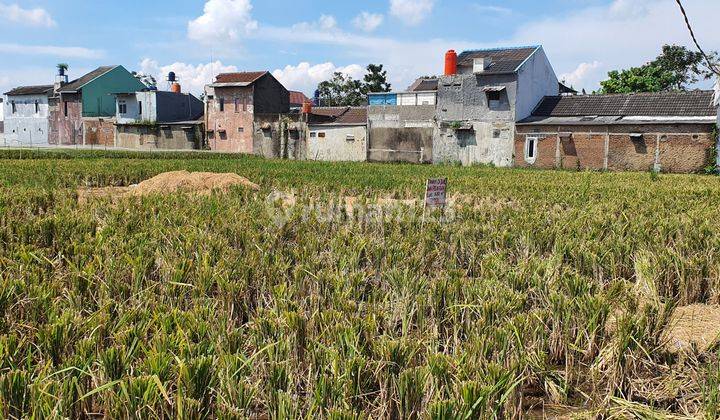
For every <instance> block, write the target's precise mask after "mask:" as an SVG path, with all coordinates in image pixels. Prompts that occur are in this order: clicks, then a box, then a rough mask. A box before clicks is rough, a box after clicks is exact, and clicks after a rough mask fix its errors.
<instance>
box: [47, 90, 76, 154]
mask: <svg viewBox="0 0 720 420" xmlns="http://www.w3.org/2000/svg"><path fill="white" fill-rule="evenodd" d="M80 99H81V98H80V95H72V94H66V95H62V100H60V99H55V100H53V104H52V105H51V106H50V137H49V139H48V140H49V143H50V144H57V145H75V144H82V141H83V130H82V102H81V101H80ZM66 107H67V115H65V109H66Z"/></svg>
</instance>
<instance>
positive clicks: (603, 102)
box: [533, 90, 717, 117]
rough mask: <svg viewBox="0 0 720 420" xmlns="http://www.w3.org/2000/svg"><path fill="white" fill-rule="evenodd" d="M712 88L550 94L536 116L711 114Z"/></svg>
mask: <svg viewBox="0 0 720 420" xmlns="http://www.w3.org/2000/svg"><path fill="white" fill-rule="evenodd" d="M712 99H713V92H712V91H699V90H698V91H692V92H661V93H636V94H626V95H580V96H548V97H545V98H544V99H543V101H542V102H540V105H538V107H537V108H536V109H535V111H534V112H533V117H583V116H619V117H711V116H717V109H716V108H715V107H714V106H713V104H712Z"/></svg>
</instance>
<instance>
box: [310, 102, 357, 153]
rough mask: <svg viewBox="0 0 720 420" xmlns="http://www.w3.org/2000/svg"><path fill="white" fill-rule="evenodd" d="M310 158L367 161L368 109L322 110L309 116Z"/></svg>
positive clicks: (316, 110)
mask: <svg viewBox="0 0 720 420" xmlns="http://www.w3.org/2000/svg"><path fill="white" fill-rule="evenodd" d="M306 133H307V139H306V158H307V159H308V160H323V161H332V162H343V161H354V162H364V161H365V160H367V152H368V151H367V108H366V107H318V108H313V109H312V111H311V112H310V113H309V114H307V131H306Z"/></svg>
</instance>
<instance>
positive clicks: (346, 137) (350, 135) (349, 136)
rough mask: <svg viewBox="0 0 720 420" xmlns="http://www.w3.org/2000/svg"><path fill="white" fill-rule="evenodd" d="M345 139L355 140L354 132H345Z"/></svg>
mask: <svg viewBox="0 0 720 420" xmlns="http://www.w3.org/2000/svg"><path fill="white" fill-rule="evenodd" d="M345 141H353V142H354V141H355V134H346V135H345Z"/></svg>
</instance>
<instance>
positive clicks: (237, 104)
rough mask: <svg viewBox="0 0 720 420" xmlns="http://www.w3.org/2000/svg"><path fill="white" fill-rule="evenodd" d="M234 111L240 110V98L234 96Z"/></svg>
mask: <svg viewBox="0 0 720 420" xmlns="http://www.w3.org/2000/svg"><path fill="white" fill-rule="evenodd" d="M235 112H236V113H237V112H240V99H238V98H235Z"/></svg>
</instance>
